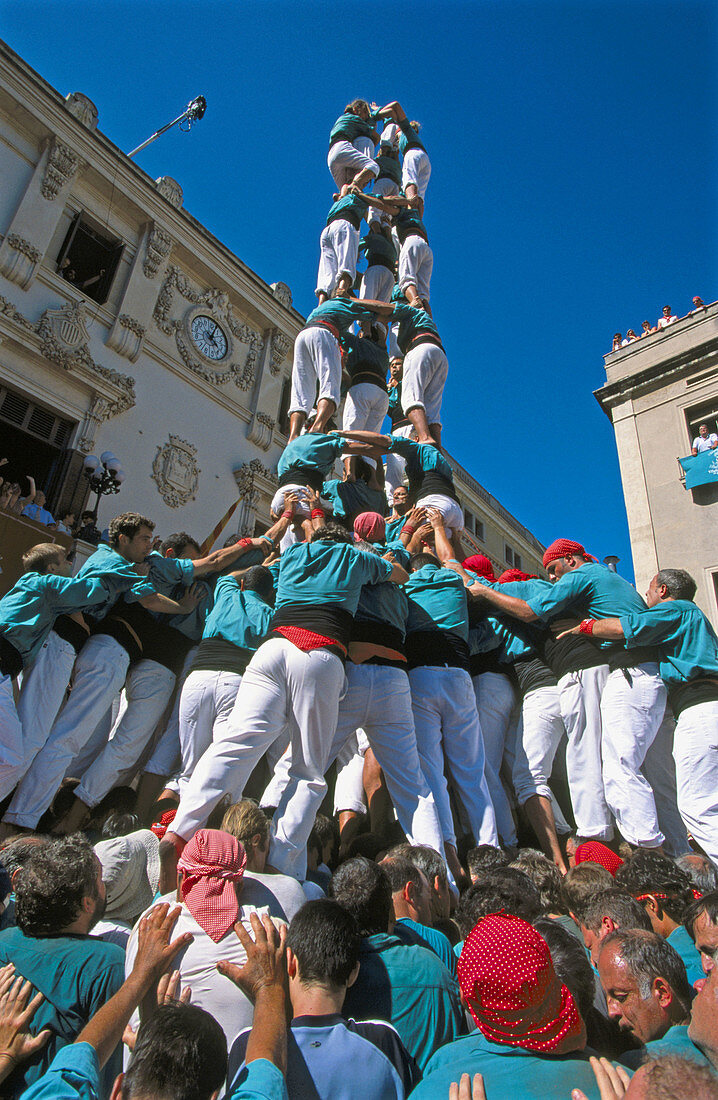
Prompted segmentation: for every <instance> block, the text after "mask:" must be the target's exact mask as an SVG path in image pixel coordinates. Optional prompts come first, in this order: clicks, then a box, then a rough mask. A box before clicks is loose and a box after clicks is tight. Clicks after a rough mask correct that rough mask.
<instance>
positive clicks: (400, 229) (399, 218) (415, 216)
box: [393, 206, 429, 243]
mask: <svg viewBox="0 0 718 1100" xmlns="http://www.w3.org/2000/svg"><path fill="white" fill-rule="evenodd" d="M393 221H394V225H395V227H396V231H397V233H398V234H399V240H400V241H401V242H402V243H403V242H404V240H405V239H406V237H409V236H411V234H412V233H416V234H417V235H418V236H419V237H423V238H424V240H425V241H427V242H428V240H429V235H428V233H427V232H426V226H425V225H424V223H423V221H422V220H421V218H420V217H419V212H418V211H417V210H412V209H411V207H410V206H404V207H402V209H401V210H400V211H399V213H398V214H396V215H395V216H394V219H393Z"/></svg>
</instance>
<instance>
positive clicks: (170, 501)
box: [152, 433, 202, 508]
mask: <svg viewBox="0 0 718 1100" xmlns="http://www.w3.org/2000/svg"><path fill="white" fill-rule="evenodd" d="M201 472H202V471H201V470H200V468H199V466H198V465H197V448H196V447H193V446H192V444H191V443H188V442H187V440H186V439H180V437H179V436H177V435H172V434H171V433H170V441H169V443H165V445H164V446H158V447H157V454H156V455H155V460H154V462H153V464H152V478H153V480H154V481H155V482H156V483H157V488H158V490H159V492H160V494H161V495H162V498H163V500H164V502H165V504H167V505H168V506H169V507H170V508H180V507H181V506H182V505H183V504H187V502H188V501H190V500H194V499H195V497H196V495H197V488H198V486H199V475H200V473H201Z"/></svg>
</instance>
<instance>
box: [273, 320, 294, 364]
mask: <svg viewBox="0 0 718 1100" xmlns="http://www.w3.org/2000/svg"><path fill="white" fill-rule="evenodd" d="M292 343H293V341H292V339H291V337H289V336H286V335H285V334H284V333H283V332H280V330H279V329H278V328H275V329H273V331H272V354H271V356H270V359H269V371H270V373H271V374H279V371H280V368H281V366H282V363H283V362H284V360H285V358H286V355H287V352H288V351H289V349H290V348H291V346H292Z"/></svg>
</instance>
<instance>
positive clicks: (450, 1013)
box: [342, 933, 515, 1100]
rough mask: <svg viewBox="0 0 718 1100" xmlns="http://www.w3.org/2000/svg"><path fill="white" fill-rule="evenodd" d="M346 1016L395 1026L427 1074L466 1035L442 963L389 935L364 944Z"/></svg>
mask: <svg viewBox="0 0 718 1100" xmlns="http://www.w3.org/2000/svg"><path fill="white" fill-rule="evenodd" d="M342 1011H343V1013H344V1015H345V1016H349V1017H350V1018H351V1019H353V1020H386V1021H387V1022H388V1023H390V1024H392V1025H393V1026H394V1028H395V1029H396V1031H398V1033H399V1037H400V1039H401V1041H402V1042H403V1044H404V1046H405V1047H406V1049H407V1050H408V1051H409V1054H411V1055H412V1056H413V1057H414V1058H415V1059H416V1061H417V1062H418V1063H419V1066H420V1067H421V1069H422V1070H423V1069H424V1067H425V1066H426V1064H427V1062H428V1061H429V1059H430V1058H431V1056H432V1054H433V1053H434V1052H435V1051H437V1050H438V1049H439V1047H442V1046H444V1044H445V1043H452V1042H453V1041H454V1039H458V1037H459V1035H461V1034H462V1033H463V1032H464V1030H465V1026H464V1014H463V1009H462V1007H461V1000H460V998H459V988H458V985H457V983H456V981H455V980H454V979H453V978H452V977H451V974H450V973H449V971H448V970H447V968H446V967H445V966H444V964H443V963H442V962H441V960H440V959H438V958H437V957H436V955H435V954H434V952H433V951H430V950H429V948H428V947H408V946H406V945H405V944H403V943H402V942H401V940H400V939H399V937H398V936H395V935H391V934H387V933H379V934H377V935H374V936H367V937H365V938H364V939H363V940H362V943H361V947H360V950H359V977H358V978H357V980H356V982H355V983H354V985H352V986H350V988H349V989H348V991H347V996H346V1000H345V1002H344V1008H343V1010H342ZM436 1095H437V1096H438V1095H442V1094H436ZM445 1095H446V1096H448V1095H449V1090H448V1087H447V1089H446V1094H445ZM512 1100H515V1097H514V1098H512Z"/></svg>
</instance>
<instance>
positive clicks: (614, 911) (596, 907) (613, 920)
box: [580, 888, 653, 966]
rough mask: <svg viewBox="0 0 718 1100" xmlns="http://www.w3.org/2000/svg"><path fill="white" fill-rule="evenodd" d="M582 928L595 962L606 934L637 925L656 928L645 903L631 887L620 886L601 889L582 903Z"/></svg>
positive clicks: (649, 929) (588, 949) (626, 929)
mask: <svg viewBox="0 0 718 1100" xmlns="http://www.w3.org/2000/svg"><path fill="white" fill-rule="evenodd" d="M580 928H581V933H582V935H583V942H584V943H585V945H586V950H587V951H588V952H589V954H590V956H591V962H592V963H593V965H594V966H596V965H597V963H598V953H599V951H600V950H601V944H602V943H603V941H604V940H605V938H606V936H610V935H611V933H612V932H617V931H618V930H619V929H620V930H621V931H623V932H627V931H634V930H635V929H639V930H642V931H644V932H652V931H653V928H652V925H651V922H650V920H649V919H648V914H647V913H646V910H645V909H644V908H643V906H642V905H641V904H640V903H639V902H637V901H636V899H635V898H633V897H632V896H631V895H630V894H629V893H628V892H627V891H625V890H619V889H617V888H616V889H608V890H599V891H598V893H596V894H593V896H592V897H590V898H589V899H588V900H587V901H586V902H585V904H584V905H583V907H582V912H581V917H580Z"/></svg>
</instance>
